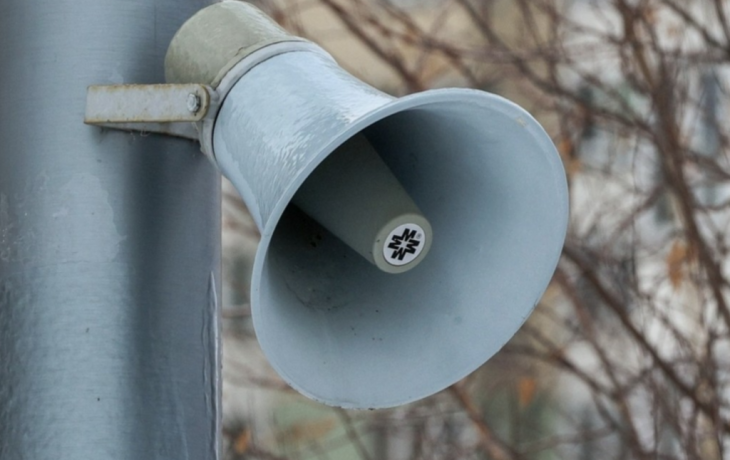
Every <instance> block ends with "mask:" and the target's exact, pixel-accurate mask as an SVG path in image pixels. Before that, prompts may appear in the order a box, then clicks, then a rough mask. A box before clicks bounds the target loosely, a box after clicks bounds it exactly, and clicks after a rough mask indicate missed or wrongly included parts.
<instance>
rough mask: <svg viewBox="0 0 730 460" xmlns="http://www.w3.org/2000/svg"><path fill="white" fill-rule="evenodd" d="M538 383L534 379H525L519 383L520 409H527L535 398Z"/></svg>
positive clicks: (518, 398)
mask: <svg viewBox="0 0 730 460" xmlns="http://www.w3.org/2000/svg"><path fill="white" fill-rule="evenodd" d="M536 390H537V381H536V380H535V379H534V378H532V377H523V378H521V379H520V381H519V382H518V383H517V400H518V402H519V404H520V408H525V407H527V406H528V405H529V404H530V403H531V402H532V399H533V398H534V397H535V392H536Z"/></svg>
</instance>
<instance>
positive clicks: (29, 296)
mask: <svg viewBox="0 0 730 460" xmlns="http://www.w3.org/2000/svg"><path fill="white" fill-rule="evenodd" d="M205 4H206V2H205V1H204V0H179V1H176V0H2V12H1V13H2V14H0V459H1V460H16V459H33V460H44V459H49V460H50V459H53V460H66V459H68V460H78V459H91V458H104V459H130V460H132V459H134V460H138V459H175V460H178V459H179V460H183V459H196V460H197V459H217V458H218V451H219V447H218V445H219V442H218V441H219V435H218V433H219V428H220V426H219V425H220V422H219V420H220V402H219V401H220V391H219V383H220V382H219V379H220V373H219V364H220V360H219V342H218V338H219V336H218V322H217V319H216V318H217V316H216V310H217V308H218V307H217V298H218V297H219V296H218V293H219V282H220V276H219V274H220V194H219V185H220V184H219V176H218V174H217V172H216V171H215V169H214V168H213V166H212V165H210V164H209V162H208V161H207V160H206V159H205V158H204V156H203V155H202V154H200V153H199V147H198V146H197V145H196V144H194V143H192V142H189V141H185V140H175V139H172V138H165V137H162V136H156V135H149V136H140V135H136V134H127V133H120V132H113V131H102V130H100V129H98V128H94V127H89V126H85V125H84V124H83V122H82V120H83V116H84V105H85V93H86V87H87V86H88V85H91V84H119V83H161V82H164V74H163V62H164V56H165V51H166V49H167V46H168V44H169V42H170V40H171V38H172V36H173V34H174V32H175V31H176V30H177V28H178V27H179V26H180V25H181V24H182V23H183V21H184V20H186V19H187V18H188V17H190V16H191V15H192V14H193V13H195V12H196V11H197V10H198V9H200V8H202V7H204V6H205Z"/></svg>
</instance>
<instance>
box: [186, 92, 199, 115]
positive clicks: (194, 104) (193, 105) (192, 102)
mask: <svg viewBox="0 0 730 460" xmlns="http://www.w3.org/2000/svg"><path fill="white" fill-rule="evenodd" d="M200 106H201V102H200V96H198V95H197V94H194V93H190V94H188V110H189V111H190V113H197V112H198V110H200Z"/></svg>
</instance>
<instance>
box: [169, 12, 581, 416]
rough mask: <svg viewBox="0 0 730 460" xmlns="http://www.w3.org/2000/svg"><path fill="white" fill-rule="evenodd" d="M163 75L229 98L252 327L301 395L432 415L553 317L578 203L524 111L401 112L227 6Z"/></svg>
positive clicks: (219, 139)
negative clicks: (441, 397)
mask: <svg viewBox="0 0 730 460" xmlns="http://www.w3.org/2000/svg"><path fill="white" fill-rule="evenodd" d="M166 74H167V80H168V82H170V83H193V82H195V83H200V82H205V83H207V84H210V85H211V86H213V87H215V88H217V89H218V92H219V93H220V94H222V100H221V101H219V102H220V107H219V110H218V112H217V116H216V117H215V118H214V119H213V120H212V121H210V122H208V123H207V125H206V126H203V127H201V131H202V132H203V137H205V136H206V134H205V133H206V132H207V139H208V140H207V141H205V140H203V143H204V145H205V144H206V142H207V143H208V144H209V145H208V147H209V149H208V152H209V155H210V156H211V159H212V160H213V161H214V162H215V164H216V165H217V166H218V167H219V168H220V170H221V171H222V173H223V174H224V175H225V176H226V177H227V178H228V179H230V180H231V181H232V182H233V184H234V185H235V186H236V188H237V189H238V191H239V192H240V194H241V196H242V198H243V199H244V201H245V203H246V205H247V206H248V208H249V210H250V211H251V214H252V216H253V218H254V220H255V221H256V224H257V225H258V228H259V229H260V231H261V243H260V246H259V248H258V253H257V256H256V260H255V266H254V270H253V279H252V291H251V305H252V314H253V322H254V327H255V330H256V335H257V337H258V340H259V341H260V344H261V347H262V348H263V350H264V353H265V354H266V356H267V357H268V359H269V361H270V363H271V365H272V366H273V367H274V369H275V370H276V371H277V372H278V373H279V374H280V375H281V377H283V378H284V380H286V381H287V382H288V383H289V384H290V385H291V386H292V387H294V388H295V389H297V390H298V391H299V392H301V393H303V394H304V395H306V396H309V397H311V398H313V399H315V400H318V401H321V402H323V403H326V404H329V405H335V406H340V407H345V408H383V407H391V406H396V405H400V404H404V403H408V402H411V401H414V400H417V399H420V398H423V397H426V396H428V395H431V394H433V393H435V392H438V391H439V390H442V389H444V388H446V387H448V386H449V385H451V384H453V383H455V382H456V381H458V380H460V379H461V378H463V377H465V376H466V375H468V374H469V373H471V372H472V371H474V370H475V369H477V368H478V367H479V366H480V365H482V364H483V363H484V362H485V361H486V360H487V359H489V358H490V357H491V356H492V355H494V354H495V353H496V352H497V351H498V350H499V349H500V348H501V347H502V346H503V345H504V344H505V343H506V342H507V341H508V340H509V339H510V338H511V337H512V336H513V335H514V334H515V332H516V331H517V330H518V329H519V327H520V326H521V325H522V323H523V322H524V321H525V320H526V319H527V317H528V316H529V315H530V312H531V311H532V310H533V308H534V307H535V305H536V304H537V302H538V301H539V300H540V297H541V295H542V294H543V292H544V290H545V289H546V287H547V285H548V283H549V281H550V279H551V276H552V274H553V271H554V269H555V267H556V264H557V262H558V258H559V256H560V252H561V248H562V245H563V242H564V238H565V233H566V227H567V221H568V199H567V196H568V195H567V187H566V179H565V172H564V169H563V165H562V163H561V161H560V157H559V155H558V154H557V152H556V150H555V147H554V145H553V143H552V142H551V140H550V138H549V137H548V136H547V135H546V133H545V131H544V130H543V128H542V127H541V126H540V125H539V124H538V123H537V122H536V121H535V120H534V119H533V117H532V116H530V115H529V114H528V113H527V112H526V111H525V110H523V109H521V108H520V107H518V106H517V105H515V104H513V103H511V102H509V101H507V100H505V99H503V98H501V97H499V96H496V95H493V94H489V93H486V92H482V91H475V90H469V89H441V90H434V91H426V92H422V93H419V94H414V95H411V96H407V97H403V98H394V97H391V96H389V95H387V94H384V93H382V92H380V91H378V90H376V89H374V88H372V87H370V86H368V85H367V84H365V83H363V82H362V81H360V80H358V79H356V78H355V77H353V76H352V75H350V74H349V73H347V72H346V71H344V70H343V69H342V68H341V67H339V66H338V65H337V63H336V62H335V61H334V60H333V59H332V57H330V55H328V54H327V53H326V52H325V51H323V50H322V49H321V48H319V47H318V46H317V45H315V44H313V43H310V42H308V41H305V40H303V39H301V38H297V37H294V36H291V35H289V34H288V33H287V32H285V31H284V30H283V29H281V28H280V27H278V26H277V25H276V24H275V23H274V22H273V21H272V20H270V19H269V18H268V17H266V16H265V15H264V14H263V13H262V12H261V11H259V10H257V9H256V8H254V7H253V6H251V5H248V4H246V3H242V2H232V1H225V2H222V3H218V4H215V5H213V6H210V7H208V8H205V9H203V10H201V11H200V12H199V13H197V14H196V15H195V16H194V17H193V18H191V19H190V20H189V21H188V22H187V23H186V24H185V25H184V26H183V27H182V28H181V29H180V31H179V32H178V33H177V35H176V36H175V38H174V39H173V42H172V44H171V45H170V49H169V51H168V55H167V58H166Z"/></svg>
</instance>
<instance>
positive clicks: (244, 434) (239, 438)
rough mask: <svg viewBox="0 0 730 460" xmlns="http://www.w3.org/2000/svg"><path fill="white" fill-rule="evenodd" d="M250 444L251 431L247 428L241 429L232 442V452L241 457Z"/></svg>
mask: <svg viewBox="0 0 730 460" xmlns="http://www.w3.org/2000/svg"><path fill="white" fill-rule="evenodd" d="M250 443H251V430H249V429H248V428H244V429H242V430H241V431H240V432H239V433H238V434H237V435H236V439H235V440H234V441H233V450H234V451H235V452H236V454H238V455H243V454H245V453H246V451H247V450H248V446H249V444H250Z"/></svg>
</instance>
